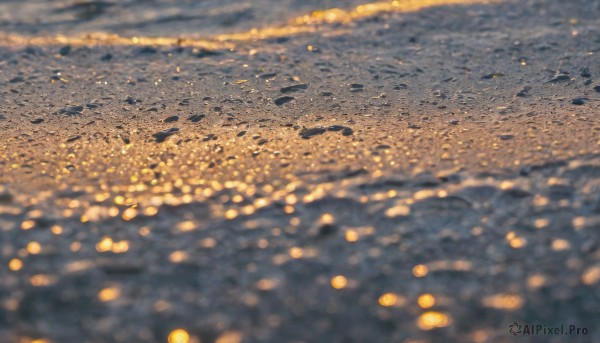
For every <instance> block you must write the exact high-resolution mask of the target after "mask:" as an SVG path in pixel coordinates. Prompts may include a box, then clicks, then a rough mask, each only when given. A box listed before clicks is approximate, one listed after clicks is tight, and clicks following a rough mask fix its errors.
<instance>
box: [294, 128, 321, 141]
mask: <svg viewBox="0 0 600 343" xmlns="http://www.w3.org/2000/svg"><path fill="white" fill-rule="evenodd" d="M325 131H326V130H325V128H323V127H315V128H312V129H307V128H304V129H302V130H300V132H299V133H298V134H299V135H300V137H302V138H304V139H309V138H311V137H313V136H316V135H322V134H323V133H325Z"/></svg>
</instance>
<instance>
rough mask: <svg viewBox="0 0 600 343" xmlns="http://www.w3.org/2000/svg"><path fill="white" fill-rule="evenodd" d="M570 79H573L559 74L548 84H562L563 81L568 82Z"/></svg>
mask: <svg viewBox="0 0 600 343" xmlns="http://www.w3.org/2000/svg"><path fill="white" fill-rule="evenodd" d="M570 79H571V77H570V76H569V75H567V74H564V73H559V74H556V75H554V77H553V78H551V79H550V80H549V81H548V82H550V83H555V82H561V81H568V80H570Z"/></svg>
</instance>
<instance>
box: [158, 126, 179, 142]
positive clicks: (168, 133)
mask: <svg viewBox="0 0 600 343" xmlns="http://www.w3.org/2000/svg"><path fill="white" fill-rule="evenodd" d="M178 131H179V128H177V127H172V128H170V129H166V130H162V131H159V132H157V133H155V134H153V135H152V137H154V139H156V142H157V143H161V142H164V141H165V139H167V137H169V136H171V135H174V134H175V133H177V132H178Z"/></svg>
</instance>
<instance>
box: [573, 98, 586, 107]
mask: <svg viewBox="0 0 600 343" xmlns="http://www.w3.org/2000/svg"><path fill="white" fill-rule="evenodd" d="M571 103H572V104H573V105H583V104H585V100H583V99H582V98H575V99H573V100H571Z"/></svg>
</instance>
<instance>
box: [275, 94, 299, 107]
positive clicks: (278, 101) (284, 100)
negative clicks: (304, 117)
mask: <svg viewBox="0 0 600 343" xmlns="http://www.w3.org/2000/svg"><path fill="white" fill-rule="evenodd" d="M294 99H295V98H294V97H293V96H282V97H280V98H277V99H275V101H274V103H275V105H277V106H281V105H283V104H285V103H288V102H290V101H292V100H294Z"/></svg>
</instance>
